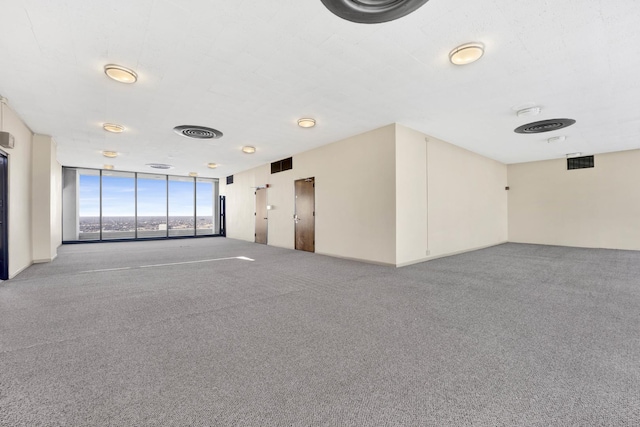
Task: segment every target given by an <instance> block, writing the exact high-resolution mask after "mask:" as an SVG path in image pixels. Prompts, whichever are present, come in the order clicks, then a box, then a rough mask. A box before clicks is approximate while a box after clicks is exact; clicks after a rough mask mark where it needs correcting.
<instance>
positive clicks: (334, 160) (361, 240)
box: [269, 125, 396, 265]
mask: <svg viewBox="0 0 640 427" xmlns="http://www.w3.org/2000/svg"><path fill="white" fill-rule="evenodd" d="M394 165H395V125H389V126H385V127H382V128H380V129H376V130H373V131H370V132H365V133H363V134H360V135H356V136H353V137H350V138H347V139H344V140H342V141H338V142H335V143H333V144H329V145H325V146H323V147H320V148H317V149H314V150H310V151H307V152H304V153H301V154H298V155H296V156H294V157H293V171H292V172H293V178H294V179H302V178H309V177H315V183H316V252H317V253H319V254H325V255H331V256H337V257H343V258H351V259H359V260H366V261H369V262H374V263H381V264H389V265H395V262H396V240H395V234H396V209H395V192H396V187H395V166H394ZM276 175H278V174H276ZM290 185H291V186H293V183H291V184H290ZM290 194H293V193H290ZM289 206H291V208H290V210H289V212H288V213H289V214H290V215H291V216H293V209H292V208H293V199H291V203H290V204H289ZM269 225H271V224H269ZM290 227H291V228H292V227H293V224H292V225H291V226H290Z"/></svg>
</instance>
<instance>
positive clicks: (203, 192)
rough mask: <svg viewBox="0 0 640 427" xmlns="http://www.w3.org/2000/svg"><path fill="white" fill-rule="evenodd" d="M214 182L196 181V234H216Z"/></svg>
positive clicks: (199, 179)
mask: <svg viewBox="0 0 640 427" xmlns="http://www.w3.org/2000/svg"><path fill="white" fill-rule="evenodd" d="M215 189H216V188H215V186H214V185H213V182H211V181H209V180H205V179H201V178H198V179H196V234H197V235H198V236H202V235H207V234H215V223H216V219H215V217H214V209H215V206H216V199H217V197H216V191H215Z"/></svg>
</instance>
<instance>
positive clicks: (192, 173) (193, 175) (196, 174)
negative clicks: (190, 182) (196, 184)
mask: <svg viewBox="0 0 640 427" xmlns="http://www.w3.org/2000/svg"><path fill="white" fill-rule="evenodd" d="M189 176H191V177H194V178H195V177H196V176H198V172H189Z"/></svg>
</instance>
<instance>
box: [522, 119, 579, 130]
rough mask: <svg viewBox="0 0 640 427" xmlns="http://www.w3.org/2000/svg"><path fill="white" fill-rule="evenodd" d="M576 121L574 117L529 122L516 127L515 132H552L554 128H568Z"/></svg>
mask: <svg viewBox="0 0 640 427" xmlns="http://www.w3.org/2000/svg"><path fill="white" fill-rule="evenodd" d="M575 122H576V121H575V120H573V119H550V120H541V121H539V122H533V123H527V124H526V125H522V126H520V127H517V128H515V129H514V130H513V131H514V132H515V133H542V132H551V131H552V130H558V129H562V128H566V127H569V126H571V125H572V124H574V123H575Z"/></svg>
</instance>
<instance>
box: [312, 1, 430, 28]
mask: <svg viewBox="0 0 640 427" xmlns="http://www.w3.org/2000/svg"><path fill="white" fill-rule="evenodd" d="M321 1H322V3H323V4H324V5H325V6H326V8H327V9H329V10H330V11H331V13H333V14H334V15H336V16H338V17H340V18H342V19H346V20H347V21H351V22H357V23H359V24H379V23H381V22H389V21H393V20H394V19H398V18H402V17H403V16H406V15H408V14H410V13H411V12H414V11H415V10H417V9H418V8H419V7H420V6H422V5H424V4H425V3H426V2H427V1H429V0H321Z"/></svg>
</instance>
